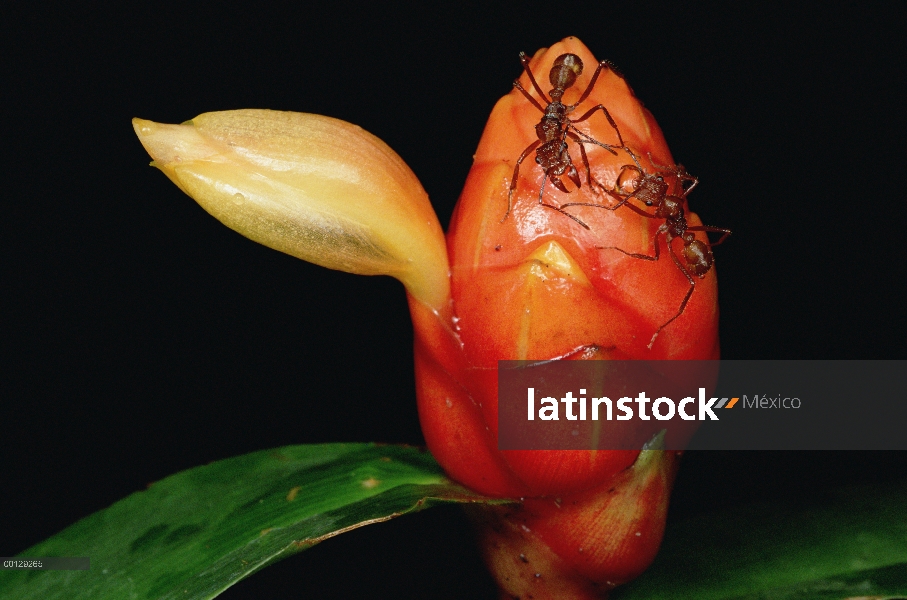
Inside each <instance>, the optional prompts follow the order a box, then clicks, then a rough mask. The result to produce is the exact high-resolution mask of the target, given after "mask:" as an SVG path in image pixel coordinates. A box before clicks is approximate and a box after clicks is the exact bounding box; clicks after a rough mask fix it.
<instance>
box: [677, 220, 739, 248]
mask: <svg viewBox="0 0 907 600" xmlns="http://www.w3.org/2000/svg"><path fill="white" fill-rule="evenodd" d="M687 231H711V232H712V233H721V234H723V235H722V236H721V238H719V240H718V241H717V242H715V243H714V244H712V243H711V242H710V243H709V248H713V247H715V246H717V245H719V244H721V243H722V242H723V241H724V240H726V239H727V238H728V236H729V235H731V230H730V229H722V228H720V227H709V226H708V225H702V226H699V225H697V226H695V227H687Z"/></svg>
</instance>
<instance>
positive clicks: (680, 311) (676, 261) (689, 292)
mask: <svg viewBox="0 0 907 600" xmlns="http://www.w3.org/2000/svg"><path fill="white" fill-rule="evenodd" d="M668 244H669V248H668V251H669V252H670V253H671V259H673V260H674V264H675V265H677V268H678V269H680V272H681V273H683V274H684V275H685V276H686V278H687V281H689V282H690V289H688V290H687V295H686V296H684V297H683V302H681V303H680V308H679V309H677V314H675V315H674V316H673V317H671V318H670V319H668V320H667V322H665V324H664V325H662V326H661V327H659V328H658V329H657V330H656V331H655V334H654V335H653V336H652V339H651V340H649V345H648V348H649V350H651V349H652V345H653V344H654V343H655V338H657V337H658V334H659V333H661V330H662V329H664V328H665V327H667V326H668V325H670V324H671V323H673V322H674V320H675V319H676V318H677V317H679V316H680V315H682V314H683V311H684V309H686V307H687V302H689V301H690V298H691V297H692V296H693V290H695V289H696V282H695V281H694V280H693V278H692V277H691V276H690V274H689V273H688V272H687V270H686V269H684V268H683V266H682V265H681V264H680V260H679V259H678V258H677V255H676V254H674V248H673V247H670V242H668Z"/></svg>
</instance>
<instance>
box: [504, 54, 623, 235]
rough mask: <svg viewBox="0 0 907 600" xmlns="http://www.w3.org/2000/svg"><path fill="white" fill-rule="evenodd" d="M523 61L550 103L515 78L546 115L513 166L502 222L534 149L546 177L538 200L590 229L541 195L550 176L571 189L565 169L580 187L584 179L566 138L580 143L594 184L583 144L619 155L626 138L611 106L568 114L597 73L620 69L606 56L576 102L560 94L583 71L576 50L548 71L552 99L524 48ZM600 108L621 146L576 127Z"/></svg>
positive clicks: (586, 93) (582, 98) (585, 94)
mask: <svg viewBox="0 0 907 600" xmlns="http://www.w3.org/2000/svg"><path fill="white" fill-rule="evenodd" d="M520 62H521V63H522V65H523V70H524V71H526V74H527V75H528V76H529V81H530V82H532V87H534V88H535V91H536V92H538V94H539V96H540V97H541V98H542V100H543V101H545V102H546V103H547V106H542V105H541V104H540V103H539V102H538V101H537V100H536V99H535V98H533V97H532V96H531V95H530V94H529V92H527V91H526V90H525V89H524V88H523V86H522V85H521V84H520V80H519V79H517V80H516V81H514V82H513V87H515V88H516V89H518V90H519V91H520V92H521V93H522V94H523V95H524V96H525V97H526V99H527V100H529V101H530V102H531V103H532V104H533V105H534V106H535V107H536V108H538V109H539V110H540V111H542V113H544V114H543V116H542V119H541V120H540V121H539V123H538V125H536V126H535V133H536V135H537V136H538V138H539V139H537V140H536V141H534V142H532V143H531V144H529V147H528V148H526V149H525V150H523V153H522V154H521V155H520V157H519V158H518V159H517V161H516V166H515V167H514V168H513V178H512V179H511V180H510V192H509V193H508V194H507V212H506V213H504V218H503V219H501V222H502V223H503V222H504V220H505V219H506V218H507V215H509V214H510V210H511V208H512V206H513V191H514V190H515V189H516V186H517V177H518V176H519V173H520V165H521V164H522V162H523V161H524V160H525V159H526V157H527V156H529V154H530V153H531V152H532V151H533V150H535V151H536V153H535V162H536V163H538V164H539V166H541V167H542V169H544V171H545V179H544V180H542V187H541V189H540V190H539V204H541V205H542V206H547V207H548V208H551V209H554V210H556V211H558V212H559V213H561V214H563V215H566V216H568V217H570V218H571V219H573V220H574V221H576V222H577V223H579V224H580V225H582V226H583V227H585V228H586V229H589V226H588V225H586V224H585V223H583V222H582V221H581V220H579V219H578V218H577V217H575V216H573V215H571V214H570V213H568V212H566V211H564V210H563V209H562V208H560V207H558V206H554V205H553V204H546V203H545V202H543V201H542V196H543V195H544V193H545V183H546V182H547V181H548V180H549V179H550V180H551V183H552V184H554V187H556V188H557V189H559V190H560V191H562V192H564V193H570V190H568V189H567V188H566V187H565V186H564V183H563V182H562V181H561V175H564V174H565V173H566V175H567V177H568V178H569V179H570V181H572V182H573V183H574V184H575V185H576V187H578V188H579V187H581V182H580V178H579V174H578V173H577V172H576V167H575V166H574V165H573V160H572V159H571V158H570V153H569V152H568V151H567V138H570V139H571V140H573V141H574V142H576V143H577V144H579V150H580V154H581V155H582V158H583V166H585V167H586V175H587V179H588V184H589V185H590V186H591V185H592V173H591V171H590V169H589V158H588V157H587V156H586V149H585V147H584V146H583V144H595V145H596V146H601V147H602V148H604V149H605V150H607V151H608V152H610V153H611V154H613V155H614V156H617V152H616V151H615V150H614V149H615V148H623V147H625V145H624V140H623V138H622V137H621V135H620V130H619V129H618V128H617V123H615V122H614V119H613V118H612V117H611V113H609V112H608V109H607V108H605V107H604V105H602V104H599V105H597V106H595V107H593V108H591V109H589V110H588V111H586V113H585V114H584V115H583V116H581V117H580V118H578V119H570V118H568V117H567V115H568V114H570V113H571V112H573V111H574V110H575V109H576V107H577V106H579V105H580V104H582V103H583V102H584V101H585V100H586V98H588V97H589V94H590V93H592V88H593V87H595V82H596V81H597V80H598V76H599V75H600V74H601V72H602V70H603V69H605V68H609V69H611V70H612V71H614V72H615V73H617V74H618V75H620V71H618V69H617V68H616V67H615V66H614V65H613V64H612V63H611V62H610V61H608V60H603V61H601V62H600V63H598V68H596V69H595V73H594V74H593V75H592V80H591V81H590V82H589V85H588V86H587V87H586V90H585V91H584V92H583V94H582V95H581V96H580V98H579V100H577V101H576V102H575V103H573V104H564V103H563V102H561V98H562V97H563V96H564V92H565V91H566V90H567V89H568V88H570V87H571V86H572V85H573V84H574V83H576V79H577V77H579V76H580V74H581V73H582V72H583V61H582V60H580V57H579V56H577V55H575V54H561V55H560V56H558V57H557V58H556V59H555V60H554V64H553V65H552V66H551V71H550V73H549V75H548V79H549V81H551V85H553V86H554V89H552V90H551V91H550V92H548V93H549V95H550V96H551V99H550V100H549V99H548V96H546V95H545V93H544V92H543V91H542V88H541V87H539V84H538V82H537V81H536V80H535V76H534V75H533V74H532V70H531V69H530V68H529V57H528V56H526V53H525V52H520ZM597 110H601V111H602V112H603V113H605V117H607V119H608V122H609V123H610V124H611V127H613V128H614V131H615V132H617V139H618V141H619V142H620V145H619V146H612V145H610V144H604V143H602V142H599V141H598V140H596V139H594V138H592V137H591V136H589V135H587V134H585V133H583V132H582V131H580V130H579V129H577V128H576V125H575V124H576V123H581V122H582V121H585V120H586V119H588V118H589V117H591V116H592V115H593V114H594V113H595V111H597Z"/></svg>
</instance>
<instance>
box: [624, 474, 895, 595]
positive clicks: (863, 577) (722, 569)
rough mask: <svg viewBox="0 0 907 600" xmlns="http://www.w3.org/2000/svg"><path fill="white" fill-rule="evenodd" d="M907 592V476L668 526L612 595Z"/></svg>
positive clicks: (860, 593)
mask: <svg viewBox="0 0 907 600" xmlns="http://www.w3.org/2000/svg"><path fill="white" fill-rule="evenodd" d="M855 597H861V598H869V597H871V598H873V599H874V600H875V599H882V598H902V599H903V598H907V482H902V483H900V484H894V485H886V486H870V487H861V488H853V489H848V490H843V491H838V492H835V493H832V494H829V495H826V496H823V497H821V498H819V499H818V501H815V500H812V501H810V500H807V501H805V502H804V501H803V500H801V501H800V502H798V503H796V504H795V505H792V504H788V505H784V506H779V505H774V504H773V505H769V504H759V505H753V506H749V507H744V508H739V509H736V510H733V511H728V510H725V511H721V512H717V513H714V514H710V515H703V516H700V517H697V518H695V519H690V520H688V521H685V522H682V523H678V524H677V526H675V527H669V528H668V531H667V532H666V533H665V541H664V545H663V547H662V549H661V552H660V553H659V555H658V557H657V558H656V560H655V563H654V564H653V565H652V567H651V568H650V569H649V570H648V571H647V572H646V573H644V574H643V575H642V577H640V578H639V579H638V580H636V581H634V582H633V583H631V584H629V585H628V586H626V587H624V588H620V589H618V590H615V592H614V593H613V594H612V600H641V599H646V600H656V599H659V598H665V599H675V598H696V599H697V600H709V599H714V600H719V599H721V600H730V599H735V600H744V599H746V600H756V599H760V600H772V599H777V600H781V599H784V600H837V599H841V598H855Z"/></svg>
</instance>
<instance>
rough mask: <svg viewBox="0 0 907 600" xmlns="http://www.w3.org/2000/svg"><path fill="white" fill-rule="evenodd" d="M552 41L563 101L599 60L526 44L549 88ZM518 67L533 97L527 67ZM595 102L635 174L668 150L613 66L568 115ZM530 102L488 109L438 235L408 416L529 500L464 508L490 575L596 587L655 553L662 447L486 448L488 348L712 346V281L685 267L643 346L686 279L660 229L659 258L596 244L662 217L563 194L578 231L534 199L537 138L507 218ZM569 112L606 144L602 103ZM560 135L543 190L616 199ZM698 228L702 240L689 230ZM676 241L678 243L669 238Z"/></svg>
mask: <svg viewBox="0 0 907 600" xmlns="http://www.w3.org/2000/svg"><path fill="white" fill-rule="evenodd" d="M565 53H572V54H575V55H577V56H579V57H580V58H581V59H582V62H583V63H584V66H585V69H584V71H583V72H582V74H581V76H580V77H579V78H578V80H577V81H576V83H575V85H573V86H572V87H571V88H569V89H568V90H567V92H566V94H565V96H564V98H563V101H564V103H565V104H568V105H569V104H570V103H572V102H575V101H576V100H578V99H579V98H580V95H581V94H582V92H583V91H584V90H585V89H586V88H587V86H588V85H589V81H590V79H591V77H592V74H593V72H594V71H595V67H596V66H597V64H598V61H597V60H596V59H595V58H594V57H593V56H592V54H591V53H590V52H589V50H588V49H587V48H586V47H585V46H584V45H583V44H582V43H581V42H580V41H579V40H577V39H575V38H568V39H566V40H564V41H562V42H560V43H558V44H556V45H554V46H553V47H551V48H549V49H548V50H544V51H539V52H538V53H537V54H536V55H535V57H534V58H533V59H532V62H531V68H532V70H533V73H534V74H535V77H536V80H537V81H538V82H539V84H540V85H541V86H542V88H543V90H545V91H547V90H548V89H549V88H550V85H549V84H548V70H549V69H550V68H551V65H552V63H553V62H554V59H555V58H556V57H558V56H560V55H562V54H565ZM520 81H521V84H522V86H523V88H524V89H526V90H529V91H530V93H532V94H533V96H536V95H537V94H536V92H534V91H533V88H532V85H531V83H530V82H529V79H528V77H527V76H526V74H525V73H524V74H523V75H522V77H521V80H520ZM539 102H540V103H541V104H542V105H543V106H544V105H546V104H547V101H546V100H543V99H540V100H539ZM597 104H603V105H604V106H605V107H607V109H608V111H609V112H610V114H611V115H612V116H613V118H614V120H615V122H616V124H617V126H618V128H619V130H620V133H621V135H622V137H623V140H624V143H625V144H626V146H627V147H628V148H629V149H630V151H632V152H633V154H634V155H635V156H636V157H639V161H640V164H641V165H642V167H643V168H644V169H645V170H646V171H649V172H652V173H654V172H656V171H657V170H658V168H657V167H656V166H654V165H655V164H658V165H673V164H674V160H673V158H672V157H671V154H670V152H669V150H668V148H667V145H666V143H665V141H664V138H663V136H662V133H661V130H660V129H659V127H658V125H657V124H656V123H655V120H654V118H653V117H652V115H651V114H650V113H649V112H648V111H647V110H646V109H645V108H644V107H643V106H642V104H641V103H640V102H639V101H638V100H637V99H636V98H635V97H634V95H633V92H632V90H631V89H630V88H629V87H628V85H627V84H626V82H625V81H624V79H623V78H621V77H620V76H619V75H617V74H616V73H614V72H613V71H612V70H610V69H608V70H604V71H603V72H602V73H601V75H600V77H599V78H598V81H597V82H596V84H595V87H594V89H593V90H592V93H591V95H590V96H589V97H588V98H587V99H586V100H585V101H584V102H583V103H582V104H581V105H580V106H579V107H577V109H576V111H575V112H574V113H573V115H572V116H574V118H575V117H577V116H579V115H582V114H583V113H585V112H586V111H587V110H589V109H590V108H592V107H593V106H595V105H597ZM541 116H542V115H541V113H540V112H539V110H538V108H537V107H535V106H533V104H532V103H530V102H529V101H528V100H527V99H526V98H525V97H524V96H523V95H522V94H521V93H520V92H519V91H517V90H514V91H513V92H511V93H510V94H508V95H507V96H505V97H504V98H502V99H501V100H500V101H499V102H498V103H497V105H496V106H495V107H494V110H493V111H492V114H491V117H490V118H489V120H488V124H487V126H486V128H485V132H484V134H483V136H482V139H481V141H480V143H479V148H478V150H477V151H476V156H475V162H474V164H473V167H472V170H471V171H470V173H469V177H468V179H467V182H466V187H465V189H464V191H463V194H462V196H461V197H460V200H459V203H458V205H457V208H456V210H455V213H454V217H453V220H452V223H451V226H450V230H449V232H448V234H447V246H448V253H449V256H450V264H451V289H452V308H451V311H452V316H451V315H439V314H438V313H437V312H433V311H431V310H429V309H427V308H426V307H425V306H424V305H422V304H420V303H418V302H415V301H411V302H410V306H411V311H412V314H413V321H414V324H415V329H416V377H417V385H418V401H419V413H420V418H421V421H422V427H423V431H424V434H425V438H426V440H427V442H428V446H429V448H430V450H431V451H432V453H433V454H434V455H435V457H436V458H437V459H438V461H439V462H440V463H441V464H442V465H443V466H444V468H445V469H446V470H447V471H448V473H450V475H451V476H452V477H454V478H455V479H457V480H458V481H460V482H462V483H464V484H466V485H468V486H469V487H471V488H473V489H475V490H478V491H480V492H483V493H485V494H489V495H494V496H501V497H512V498H523V499H526V500H525V502H524V503H523V504H522V506H521V508H517V509H514V508H504V509H500V508H498V509H491V510H490V511H487V512H486V513H485V514H484V515H483V516H481V517H479V521H481V522H483V523H485V525H486V526H485V527H484V529H483V531H484V532H485V533H484V534H483V536H484V540H485V551H486V555H487V557H488V560H489V563H490V564H491V565H492V569H493V570H494V571H495V572H496V574H497V575H498V579H499V582H500V583H501V585H502V590H503V591H504V592H506V593H507V594H511V595H517V596H519V595H522V594H524V593H527V594H528V593H531V594H532V595H533V597H535V598H543V597H566V598H570V597H577V598H582V597H596V595H597V594H600V593H601V592H602V591H603V590H607V589H610V588H611V587H613V586H614V585H616V584H619V583H622V582H624V581H627V580H629V579H631V578H633V577H635V576H636V575H637V574H639V573H640V572H641V571H642V570H643V569H644V568H645V567H646V566H647V565H648V563H649V562H650V561H651V559H652V558H653V557H654V553H655V551H656V549H657V547H658V544H659V543H660V539H661V532H662V528H663V523H664V515H665V511H666V506H667V497H668V493H669V490H670V486H671V482H672V480H673V474H674V472H675V468H676V457H677V453H672V452H664V451H660V450H650V451H646V452H645V453H644V454H642V455H640V452H639V451H638V450H637V451H602V450H599V451H579V450H577V451H554V450H550V451H500V450H498V447H497V412H498V403H497V372H496V369H497V363H498V361H499V360H539V361H541V360H549V359H555V358H563V359H580V360H585V359H593V360H609V359H650V360H659V359H716V358H718V309H717V287H716V278H715V272H714V269H713V270H711V271H710V272H708V273H707V274H706V275H705V277H704V279H702V280H698V279H697V282H696V288H695V292H694V293H693V295H692V297H691V299H690V301H689V303H688V304H687V306H686V307H685V310H684V311H683V314H681V315H680V316H679V317H678V318H677V319H676V320H674V321H673V322H671V323H670V324H669V325H668V326H667V327H665V328H664V329H663V330H662V331H661V332H660V333H659V335H658V336H657V338H656V339H655V341H654V344H652V346H651V348H649V347H648V345H649V343H650V341H651V340H652V336H653V334H654V333H655V332H656V331H658V329H659V327H660V326H662V325H664V323H665V322H667V321H668V320H669V319H670V318H671V317H672V316H674V315H675V314H676V313H677V311H678V308H679V306H680V302H681V301H682V299H683V298H684V296H685V295H686V293H687V291H688V290H689V283H688V281H687V279H686V277H685V276H684V274H683V273H682V272H681V271H680V270H679V269H678V268H677V267H676V265H675V264H674V263H673V262H672V260H671V259H670V255H669V253H668V249H667V248H666V247H665V242H664V236H659V240H658V243H659V244H661V248H660V250H661V258H660V260H658V261H657V262H650V261H644V260H639V259H637V258H633V257H630V256H628V255H626V254H624V253H621V252H618V251H616V250H613V249H605V248H606V247H618V248H621V249H623V250H625V251H626V252H632V253H639V254H650V255H651V254H652V253H653V240H654V239H655V234H656V232H657V231H658V227H659V225H661V224H662V223H663V222H664V220H658V219H650V218H646V217H644V216H642V215H639V214H637V213H636V212H633V211H632V210H629V209H628V208H627V207H620V208H617V209H616V210H604V209H602V208H596V207H594V206H573V207H569V208H566V209H565V210H566V211H567V212H569V213H570V214H572V215H574V216H576V217H577V218H578V219H580V220H581V221H582V222H583V223H585V224H586V225H588V229H585V228H584V227H582V226H581V225H580V224H579V223H577V222H576V221H575V220H573V219H570V218H568V217H567V216H565V215H564V214H561V213H560V212H558V211H556V210H554V209H552V208H549V207H545V206H542V205H540V204H539V201H538V197H539V190H540V189H541V186H542V182H543V180H544V178H545V173H544V172H543V170H542V169H541V167H539V166H538V165H537V164H536V163H535V160H534V159H535V155H534V153H533V154H530V155H529V156H528V157H527V158H526V160H525V161H524V162H523V163H522V165H521V168H520V173H519V181H518V183H517V187H516V190H515V193H514V195H513V207H512V210H511V212H510V214H509V215H508V216H507V217H506V218H504V217H505V214H506V212H507V204H508V201H507V197H508V191H509V187H510V182H511V177H512V174H513V170H514V164H515V161H516V160H517V159H518V157H519V156H520V155H521V153H523V151H524V150H525V149H526V148H527V147H528V146H529V145H530V144H531V143H532V142H533V141H535V140H536V139H537V137H536V129H535V127H536V125H537V124H538V123H539V120H540V118H541ZM576 126H577V128H578V129H579V130H580V131H582V132H583V133H584V134H586V135H588V136H590V137H591V138H594V139H595V140H598V141H599V142H602V143H603V144H608V145H612V146H618V145H619V144H618V138H617V134H616V132H615V131H614V129H613V128H612V127H611V126H610V125H609V123H608V121H607V119H606V118H605V116H604V114H602V113H601V112H598V113H596V114H593V115H592V116H591V117H590V118H589V119H587V120H585V121H583V122H582V123H578V124H577V125H576ZM568 145H569V149H570V153H571V155H572V157H573V163H574V164H575V165H576V168H577V170H578V174H579V176H580V177H581V180H582V187H581V188H579V189H575V186H573V184H572V183H570V181H569V179H568V178H567V177H564V178H563V179H564V181H565V183H566V185H567V186H568V187H569V188H574V189H572V191H571V192H570V193H563V192H561V191H558V190H556V189H555V187H554V186H553V185H551V182H550V181H549V183H548V185H547V186H546V188H545V196H544V201H545V202H546V203H549V204H554V205H557V206H561V205H564V204H568V203H588V204H598V205H605V204H610V205H612V206H613V205H614V204H616V201H615V198H614V197H613V196H610V195H609V194H607V193H605V192H604V191H603V190H602V189H601V188H599V187H597V186H596V185H595V183H593V185H592V186H590V185H589V184H588V181H587V174H586V172H585V168H584V167H583V163H582V160H581V156H580V153H579V149H578V145H577V143H576V141H570V140H568ZM585 149H586V151H587V153H588V158H589V163H590V171H591V174H592V177H593V178H594V179H595V180H596V181H597V182H598V184H600V185H601V186H603V187H604V188H607V189H610V190H612V191H614V190H615V189H617V188H616V187H615V186H616V179H617V178H618V175H619V174H620V172H621V168H622V167H623V166H625V165H629V164H633V160H632V157H631V156H630V154H629V153H628V151H627V150H624V149H620V150H617V155H616V156H615V155H614V154H612V153H609V152H608V151H607V150H606V149H605V148H602V147H600V146H596V145H594V144H586V145H585ZM665 180H666V181H667V182H668V183H669V184H670V185H671V186H672V188H671V191H670V193H672V194H676V195H682V193H683V187H682V182H680V181H678V180H677V178H676V177H673V176H669V175H666V176H665ZM685 208H686V207H685ZM650 212H651V211H650ZM686 217H687V222H688V223H689V225H690V226H696V225H700V224H701V223H700V221H699V219H698V217H697V216H696V215H695V214H693V213H690V212H689V211H688V210H687V213H686ZM697 238H699V239H702V240H703V241H706V240H705V236H704V234H703V233H701V232H699V233H697ZM673 243H674V244H675V246H674V248H675V250H676V252H677V253H678V255H681V248H682V240H680V239H675V240H674V242H673ZM681 256H682V255H681Z"/></svg>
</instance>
